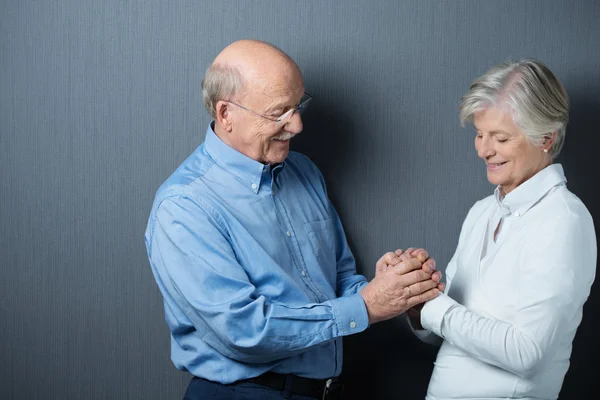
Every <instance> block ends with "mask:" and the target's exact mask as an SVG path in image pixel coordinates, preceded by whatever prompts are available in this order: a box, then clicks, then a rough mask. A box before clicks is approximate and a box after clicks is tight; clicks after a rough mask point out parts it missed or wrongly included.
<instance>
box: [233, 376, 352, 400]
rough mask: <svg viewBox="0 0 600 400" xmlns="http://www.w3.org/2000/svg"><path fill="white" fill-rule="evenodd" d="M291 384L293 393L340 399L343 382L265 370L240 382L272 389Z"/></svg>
mask: <svg viewBox="0 0 600 400" xmlns="http://www.w3.org/2000/svg"><path fill="white" fill-rule="evenodd" d="M289 380H291V383H289V382H288V385H290V386H291V388H290V391H291V392H292V393H293V394H298V395H301V396H307V397H314V398H316V399H339V398H341V397H340V395H341V391H342V384H341V383H339V382H338V381H337V380H335V379H310V378H302V377H300V376H296V375H282V374H277V373H275V372H265V373H264V374H262V375H260V376H257V377H255V378H250V379H245V380H243V381H238V382H236V383H239V382H252V383H257V384H259V385H263V386H267V387H270V388H272V389H277V390H284V388H285V387H286V381H289Z"/></svg>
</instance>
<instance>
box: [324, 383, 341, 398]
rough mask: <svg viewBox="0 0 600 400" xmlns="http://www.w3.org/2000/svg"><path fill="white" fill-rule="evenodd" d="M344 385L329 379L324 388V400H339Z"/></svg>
mask: <svg viewBox="0 0 600 400" xmlns="http://www.w3.org/2000/svg"><path fill="white" fill-rule="evenodd" d="M343 388H344V385H342V384H341V383H340V382H338V381H336V380H333V379H327V381H326V382H325V386H324V387H323V398H322V400H339V399H340V398H341V395H342V389H343Z"/></svg>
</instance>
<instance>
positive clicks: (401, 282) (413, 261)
mask: <svg viewBox="0 0 600 400" xmlns="http://www.w3.org/2000/svg"><path fill="white" fill-rule="evenodd" d="M398 252H400V251H399V250H397V252H396V253H386V254H384V255H383V256H382V258H380V259H379V261H378V262H377V264H376V266H375V268H376V274H375V278H373V280H372V281H371V282H369V284H368V285H367V286H365V287H364V288H363V290H362V291H361V292H360V294H361V296H362V297H363V299H364V301H365V305H366V307H367V313H368V314H369V324H373V323H375V322H379V321H385V320H386V319H390V318H392V317H395V316H397V315H399V314H402V313H403V312H405V311H406V310H408V309H409V308H411V307H413V306H415V305H417V304H420V303H423V302H425V301H428V300H431V299H433V298H434V297H436V296H437V295H438V294H439V293H440V291H439V289H438V285H439V281H440V279H441V274H440V273H439V271H436V272H433V271H434V268H435V262H433V267H432V263H431V262H430V263H429V264H427V265H426V266H424V265H423V262H421V261H420V259H421V258H424V261H427V259H428V258H429V255H428V254H426V253H427V252H425V253H424V254H422V252H419V253H418V254H420V257H419V256H414V257H413V256H412V255H408V256H405V257H403V258H405V259H404V260H400V258H402V255H403V254H404V253H402V252H400V253H399V254H400V256H398ZM395 259H398V262H397V264H395V265H391V264H390V263H393V262H395Z"/></svg>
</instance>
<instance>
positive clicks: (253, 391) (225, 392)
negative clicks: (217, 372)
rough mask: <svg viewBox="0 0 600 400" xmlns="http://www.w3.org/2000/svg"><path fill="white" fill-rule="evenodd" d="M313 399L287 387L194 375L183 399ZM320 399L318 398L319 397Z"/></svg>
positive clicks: (313, 399) (313, 398)
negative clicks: (212, 379)
mask: <svg viewBox="0 0 600 400" xmlns="http://www.w3.org/2000/svg"><path fill="white" fill-rule="evenodd" d="M205 399H211V400H212V399H214V400H281V399H289V400H315V399H317V398H316V397H306V396H299V395H297V394H292V393H291V392H290V388H289V387H287V386H286V387H285V388H284V389H283V390H277V389H272V388H270V387H267V386H262V385H259V384H256V383H252V382H238V383H234V384H232V385H222V384H220V383H216V382H211V381H207V380H206V379H202V378H198V377H194V378H192V380H191V381H190V384H189V385H188V388H187V391H186V392H185V397H184V398H183V400H205ZM319 400H320V399H319Z"/></svg>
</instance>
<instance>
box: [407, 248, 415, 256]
mask: <svg viewBox="0 0 600 400" xmlns="http://www.w3.org/2000/svg"><path fill="white" fill-rule="evenodd" d="M415 250H417V248H416V247H409V248H408V249H406V253H408V254H410V255H411V256H412V255H413V253H414V252H415Z"/></svg>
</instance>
